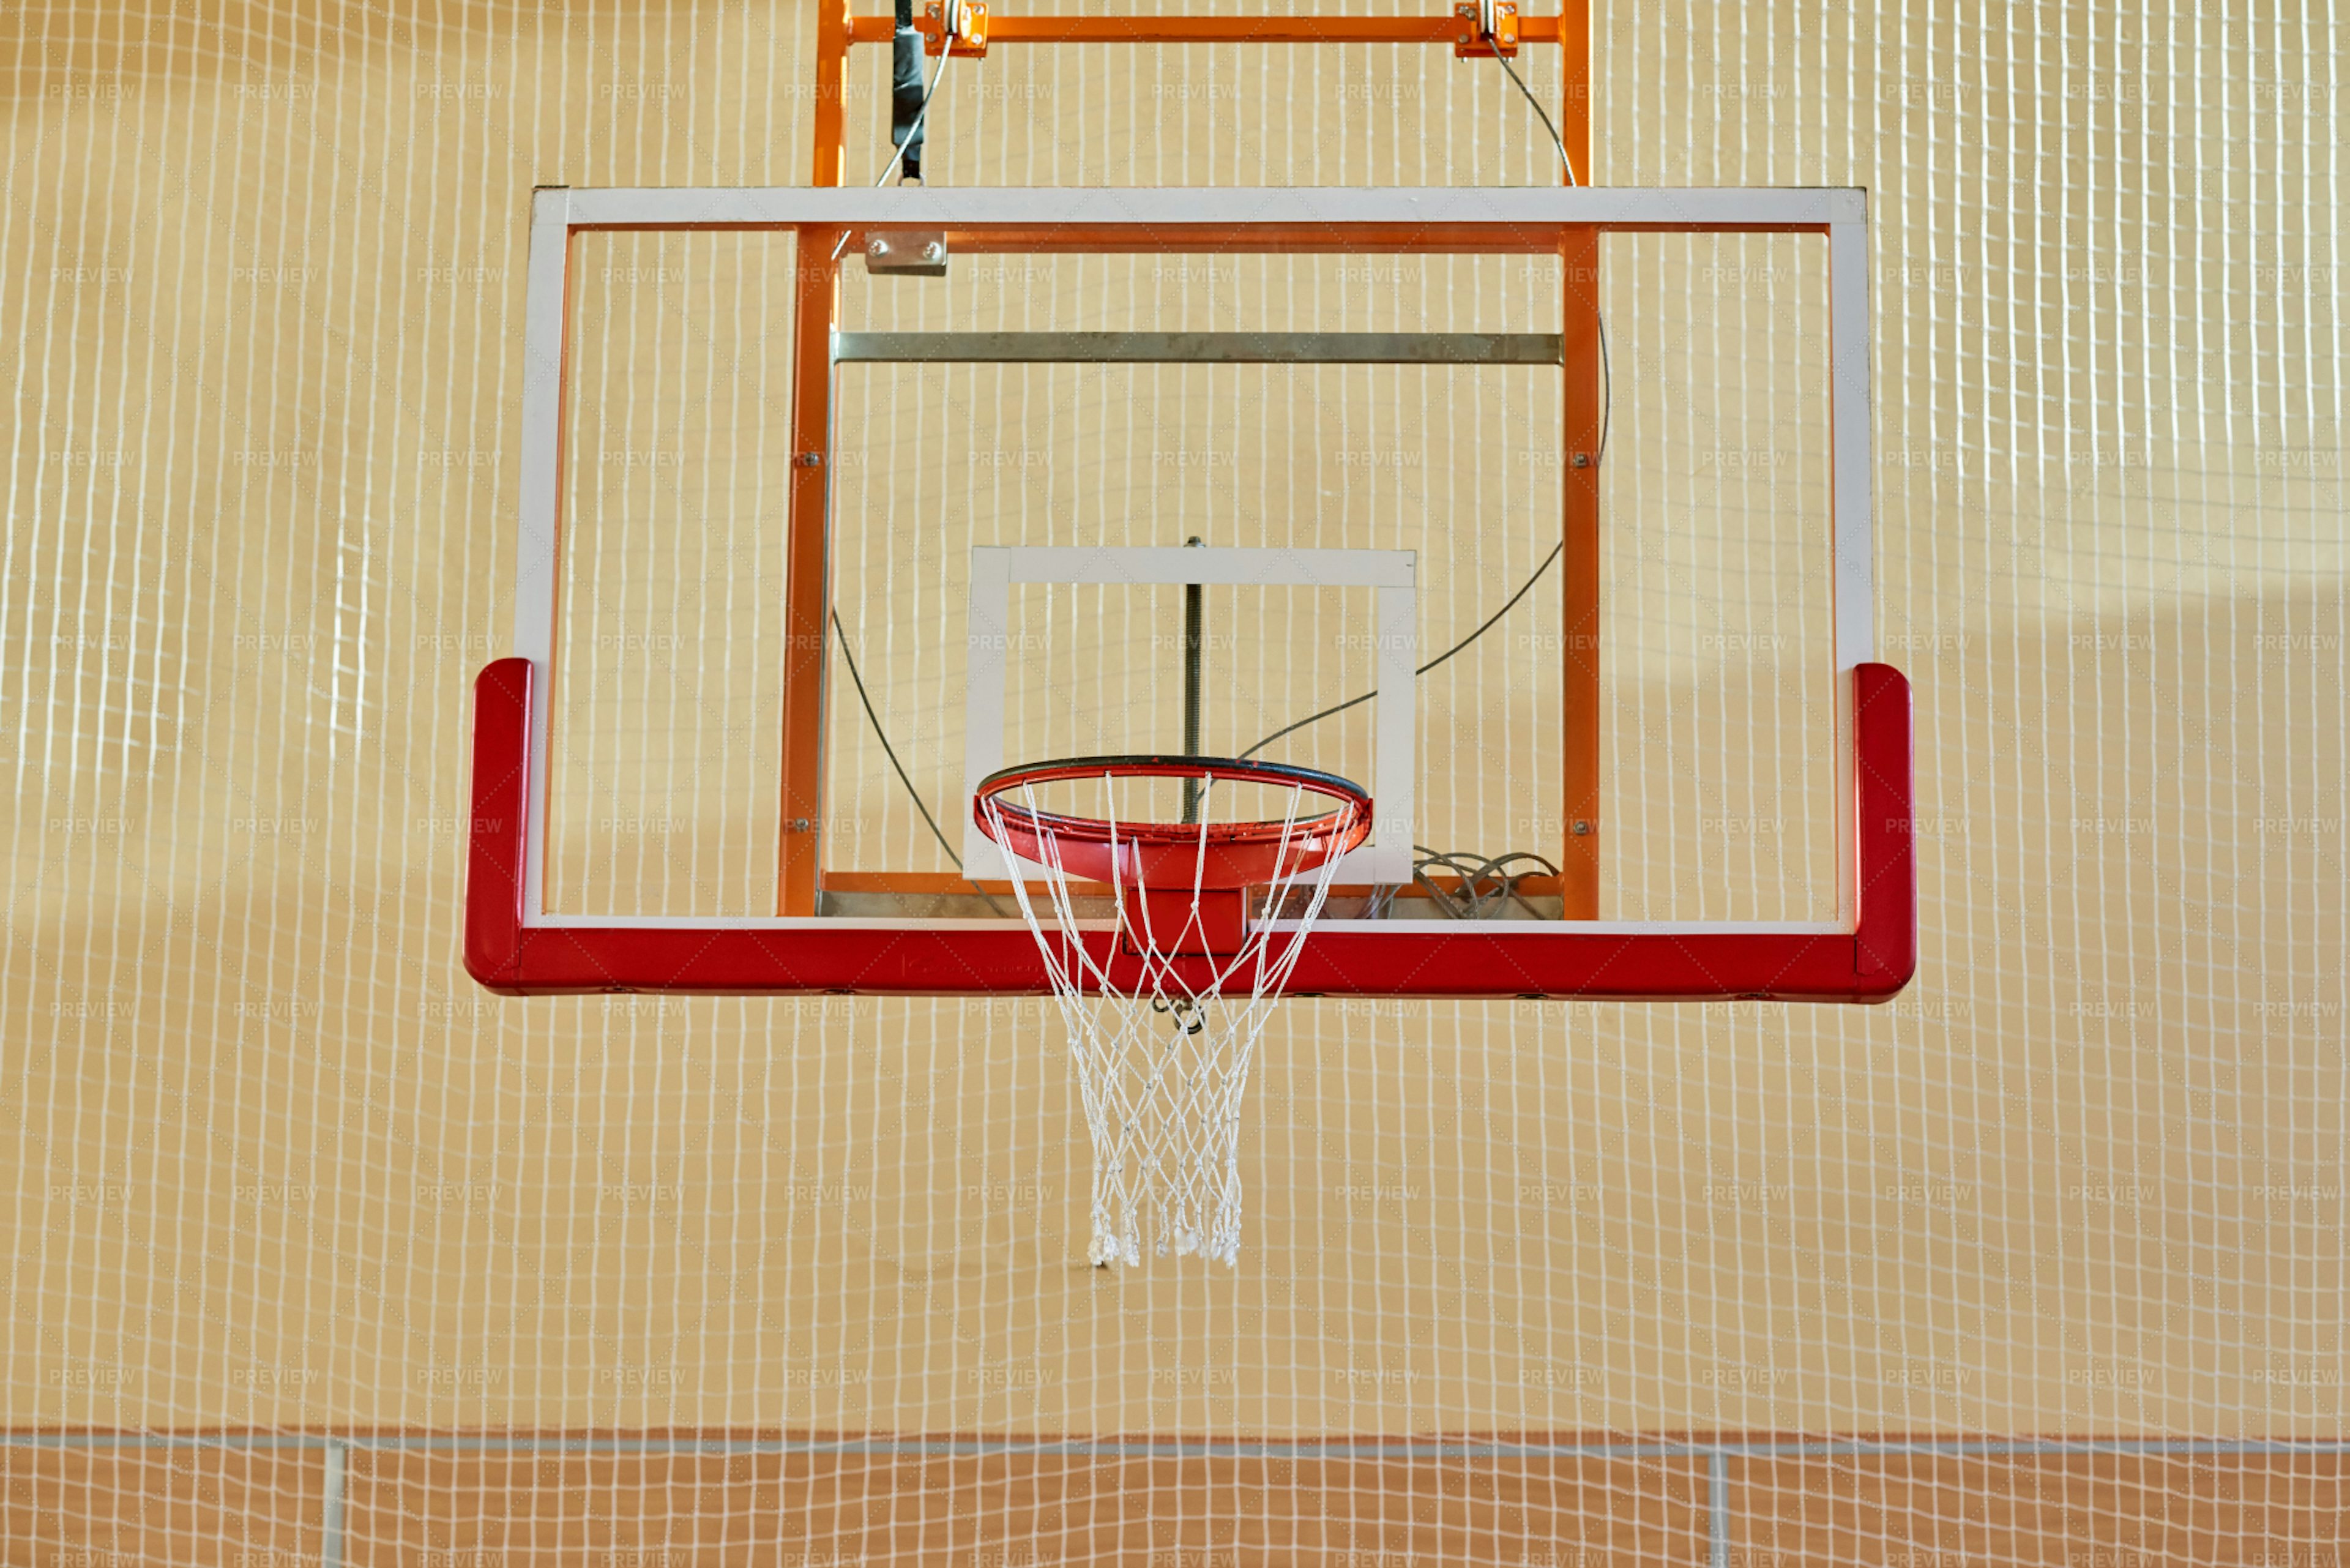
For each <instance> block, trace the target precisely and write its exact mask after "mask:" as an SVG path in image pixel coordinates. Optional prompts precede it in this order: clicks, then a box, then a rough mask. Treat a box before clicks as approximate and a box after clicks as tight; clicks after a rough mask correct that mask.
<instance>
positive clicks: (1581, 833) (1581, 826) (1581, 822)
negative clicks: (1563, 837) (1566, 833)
mask: <svg viewBox="0 0 2350 1568" xmlns="http://www.w3.org/2000/svg"><path fill="white" fill-rule="evenodd" d="M1575 836H1576V837H1577V838H1588V837H1589V836H1591V824H1590V822H1589V821H1588V820H1587V819H1586V818H1584V817H1580V816H1578V817H1576V818H1575Z"/></svg>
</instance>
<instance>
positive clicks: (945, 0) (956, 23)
mask: <svg viewBox="0 0 2350 1568" xmlns="http://www.w3.org/2000/svg"><path fill="white" fill-rule="evenodd" d="M921 31H922V52H923V53H924V54H926V55H935V54H937V53H938V52H939V51H940V50H941V48H944V47H948V46H949V44H950V43H951V46H952V47H953V49H954V52H955V53H956V54H958V55H967V56H969V57H972V58H973V59H981V60H983V59H985V58H986V57H987V0H930V4H929V5H925V6H924V7H923V8H922V29H921Z"/></svg>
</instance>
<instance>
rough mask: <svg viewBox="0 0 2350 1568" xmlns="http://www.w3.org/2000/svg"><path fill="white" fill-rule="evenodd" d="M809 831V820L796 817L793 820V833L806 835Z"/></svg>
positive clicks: (803, 817)
mask: <svg viewBox="0 0 2350 1568" xmlns="http://www.w3.org/2000/svg"><path fill="white" fill-rule="evenodd" d="M807 830H808V819H807V818H806V817H805V816H795V817H794V818H792V831H793V832H794V833H806V831H807Z"/></svg>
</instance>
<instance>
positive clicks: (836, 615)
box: [832, 610, 1003, 915]
mask: <svg viewBox="0 0 2350 1568" xmlns="http://www.w3.org/2000/svg"><path fill="white" fill-rule="evenodd" d="M832 635H833V636H834V637H835V638H837V639H839V642H840V658H841V661H842V662H843V663H845V664H847V666H848V679H849V680H851V681H852V682H854V683H855V685H856V687H857V701H858V702H860V703H862V704H863V705H864V708H865V718H866V722H868V723H869V724H871V725H872V726H873V738H874V739H875V740H877V741H879V742H881V754H882V755H883V756H885V757H888V758H889V765H890V767H892V768H894V769H895V770H897V774H898V782H899V784H904V785H905V786H906V794H907V797H908V798H909V799H910V800H911V801H913V803H914V809H915V810H916V811H919V812H920V813H921V814H922V820H923V821H924V822H927V823H929V824H930V825H931V837H933V838H935V839H937V840H938V841H939V847H940V848H941V849H943V850H945V851H946V852H947V858H948V859H950V860H951V861H953V862H954V868H955V869H956V870H958V871H960V870H962V856H960V855H957V854H956V853H955V852H954V846H953V845H951V844H950V843H948V842H947V836H946V835H945V834H943V833H941V832H940V831H939V822H938V818H936V817H934V816H932V815H931V808H930V807H929V806H927V805H923V804H922V792H921V791H920V790H918V789H916V788H915V787H914V781H913V780H912V779H910V778H908V777H907V776H906V764H905V763H901V762H899V760H898V752H897V748H895V747H894V746H892V745H890V744H889V732H888V731H886V730H884V729H883V728H882V727H881V715H880V714H879V713H876V712H875V711H873V699H872V698H870V697H868V696H867V695H866V693H865V677H864V676H862V675H859V674H858V672H857V655H855V654H854V653H851V652H850V651H849V650H848V632H847V628H844V627H843V626H842V625H841V624H840V612H839V611H838V610H835V611H833V612H832ZM963 880H965V881H967V882H970V881H971V878H970V877H964V878H963ZM971 885H972V890H973V891H975V892H977V893H978V894H979V896H980V897H981V898H985V899H986V900H987V907H988V909H991V910H993V912H994V913H996V914H997V915H1002V914H1003V907H1002V906H1001V905H999V904H997V903H996V901H995V900H994V899H993V898H988V894H987V889H986V888H982V887H980V885H979V884H978V883H977V882H972V883H971Z"/></svg>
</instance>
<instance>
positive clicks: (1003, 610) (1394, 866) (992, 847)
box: [962, 545, 1419, 886]
mask: <svg viewBox="0 0 2350 1568" xmlns="http://www.w3.org/2000/svg"><path fill="white" fill-rule="evenodd" d="M1014 583H1066V584H1074V585H1085V586H1093V585H1098V584H1112V585H1116V584H1139V585H1149V586H1159V587H1182V586H1188V585H1190V584H1192V583H1198V584H1200V585H1201V586H1202V587H1307V588H1370V589H1373V590H1375V592H1376V594H1377V598H1376V601H1375V605H1374V607H1373V610H1372V616H1373V620H1372V622H1371V626H1370V628H1369V631H1368V633H1367V635H1368V636H1369V637H1370V638H1371V639H1372V641H1371V652H1372V656H1373V659H1374V667H1375V669H1376V670H1377V675H1378V679H1377V681H1376V687H1377V691H1376V695H1375V696H1374V698H1373V700H1372V703H1371V712H1372V720H1371V777H1370V780H1369V789H1370V792H1371V823H1372V827H1371V838H1370V842H1369V843H1367V844H1366V845H1364V846H1362V847H1361V848H1359V849H1357V850H1355V851H1353V852H1352V853H1350V854H1348V855H1347V856H1346V857H1344V858H1342V859H1341V860H1340V861H1339V862H1338V865H1337V869H1336V871H1335V872H1334V873H1333V875H1334V877H1336V880H1338V881H1341V882H1373V883H1380V884H1386V885H1389V886H1398V885H1400V884H1403V883H1406V882H1409V881H1410V880H1411V867H1412V824H1413V822H1414V821H1415V820H1416V817H1417V814H1416V811H1415V809H1414V808H1415V804H1416V803H1415V801H1414V798H1413V786H1414V784H1415V783H1416V780H1415V776H1414V774H1415V762H1414V759H1415V757H1416V755H1417V753H1418V750H1419V748H1418V743H1417V739H1416V734H1415V731H1416V726H1417V722H1418V717H1419V704H1418V701H1417V699H1416V696H1415V693H1414V690H1413V685H1412V682H1413V680H1415V679H1416V677H1417V675H1418V670H1417V662H1418V659H1419V553H1418V552H1417V551H1413V550H1284V549H1271V550H1265V549H1246V548H1240V547H1236V546H1230V545H1180V546H1162V545H1142V546H1134V547H1124V548H1111V547H1092V546H1087V545H979V546H977V547H976V548H974V549H973V550H972V553H971V620H970V624H969V635H970V647H969V651H968V654H967V656H966V659H965V661H964V676H963V682H964V685H963V792H962V798H963V800H964V802H965V803H966V805H968V803H969V802H971V801H972V800H973V799H975V798H977V796H978V794H979V784H980V781H981V780H982V779H984V778H985V777H987V775H988V774H992V773H994V772H995V771H996V770H997V769H999V768H1002V767H1003V766H1005V765H1006V763H1005V759H1004V755H1003V725H1004V718H1005V713H1004V681H1005V679H1006V671H1007V670H1008V669H1009V666H1010V650H1011V645H1012V643H1011V639H1012V586H1013V585H1014ZM1018 760H1019V761H1020V762H1023V763H1028V762H1041V761H1045V760H1046V759H1044V758H1033V757H1024V758H1020V759H1018ZM962 819H963V820H962V871H963V875H964V876H966V877H974V878H978V879H983V880H986V881H1004V880H1008V879H1009V878H1010V877H1012V875H1013V871H1012V864H1013V863H1014V862H1017V864H1018V865H1019V867H1020V869H1021V874H1022V876H1023V877H1039V876H1044V875H1045V874H1046V872H1045V867H1042V866H1037V865H1035V864H1033V863H1032V862H1029V861H1024V860H1020V859H1019V857H1016V856H1010V855H1006V854H1005V853H1004V851H1003V846H1000V845H998V844H997V843H996V842H995V841H994V840H993V839H992V838H990V837H988V836H987V835H986V834H985V833H983V832H982V831H980V827H979V824H978V823H977V822H975V821H973V820H972V815H971V813H970V812H969V811H968V810H965V811H964V813H963V814H962Z"/></svg>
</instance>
